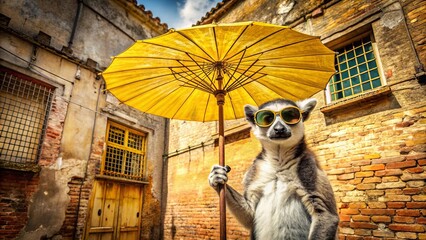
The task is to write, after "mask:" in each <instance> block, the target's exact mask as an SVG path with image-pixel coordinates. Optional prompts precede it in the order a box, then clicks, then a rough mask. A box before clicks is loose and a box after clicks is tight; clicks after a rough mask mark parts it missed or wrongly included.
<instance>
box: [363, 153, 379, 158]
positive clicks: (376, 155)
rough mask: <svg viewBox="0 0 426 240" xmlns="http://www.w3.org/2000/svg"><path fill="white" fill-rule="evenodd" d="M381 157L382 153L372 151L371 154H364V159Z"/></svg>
mask: <svg viewBox="0 0 426 240" xmlns="http://www.w3.org/2000/svg"><path fill="white" fill-rule="evenodd" d="M380 157H381V155H380V153H371V154H366V155H364V159H377V158H380Z"/></svg>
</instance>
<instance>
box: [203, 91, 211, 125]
mask: <svg viewBox="0 0 426 240" xmlns="http://www.w3.org/2000/svg"><path fill="white" fill-rule="evenodd" d="M210 97H211V94H209V95H208V98H207V103H206V107H205V108H204V115H203V122H205V121H206V115H207V107H208V106H209V102H210Z"/></svg>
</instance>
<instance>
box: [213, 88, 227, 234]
mask: <svg viewBox="0 0 426 240" xmlns="http://www.w3.org/2000/svg"><path fill="white" fill-rule="evenodd" d="M215 96H216V99H217V105H218V108H219V121H218V122H219V165H221V166H225V128H224V118H223V105H224V104H225V91H217V93H216V94H215ZM225 192H226V185H222V187H220V189H219V212H220V239H221V240H226V199H225Z"/></svg>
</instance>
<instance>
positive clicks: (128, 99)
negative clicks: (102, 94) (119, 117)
mask: <svg viewBox="0 0 426 240" xmlns="http://www.w3.org/2000/svg"><path fill="white" fill-rule="evenodd" d="M174 81H176V79H173V80H171V81H168V82H164V83H162V84H160V85H158V86H155V87H153V88H151V89H148V90H145V91H143V92H141V93H139V94H137V95H136V96H133V97H130V98H127V99H125V100H121V102H123V103H125V102H128V101H130V100H133V99H135V98H136V97H138V96H140V95H142V94H145V93H147V92H150V91H152V90H154V89H157V88H159V87H162V86H164V85H167V84H169V83H171V82H174ZM109 90H110V89H108V91H109Z"/></svg>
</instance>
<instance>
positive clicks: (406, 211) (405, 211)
mask: <svg viewBox="0 0 426 240" xmlns="http://www.w3.org/2000/svg"><path fill="white" fill-rule="evenodd" d="M396 214H397V215H398V216H408V217H418V216H420V211H419V210H414V209H400V210H396Z"/></svg>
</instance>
